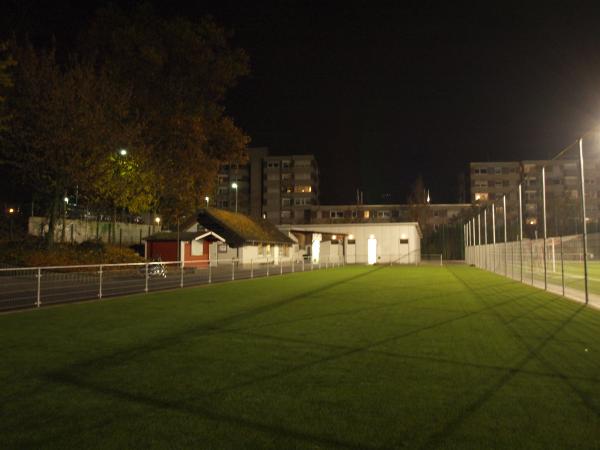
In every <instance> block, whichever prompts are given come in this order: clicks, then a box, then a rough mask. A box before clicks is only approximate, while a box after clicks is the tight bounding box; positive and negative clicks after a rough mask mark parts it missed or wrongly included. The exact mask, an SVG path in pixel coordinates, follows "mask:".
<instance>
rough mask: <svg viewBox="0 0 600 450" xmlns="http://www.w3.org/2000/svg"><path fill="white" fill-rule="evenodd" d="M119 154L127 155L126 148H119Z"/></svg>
mask: <svg viewBox="0 0 600 450" xmlns="http://www.w3.org/2000/svg"><path fill="white" fill-rule="evenodd" d="M119 155H121V156H127V150H126V149H124V148H122V149H121V150H119Z"/></svg>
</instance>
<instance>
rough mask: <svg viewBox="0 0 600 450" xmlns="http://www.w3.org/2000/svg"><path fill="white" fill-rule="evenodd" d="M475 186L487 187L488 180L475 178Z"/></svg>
mask: <svg viewBox="0 0 600 450" xmlns="http://www.w3.org/2000/svg"><path fill="white" fill-rule="evenodd" d="M475 187H476V188H481V187H488V182H487V181H485V180H475Z"/></svg>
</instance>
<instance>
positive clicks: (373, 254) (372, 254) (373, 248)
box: [367, 235, 377, 264]
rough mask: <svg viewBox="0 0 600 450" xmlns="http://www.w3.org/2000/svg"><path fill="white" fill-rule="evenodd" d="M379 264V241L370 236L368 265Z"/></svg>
mask: <svg viewBox="0 0 600 450" xmlns="http://www.w3.org/2000/svg"><path fill="white" fill-rule="evenodd" d="M376 262H377V239H375V236H374V235H371V236H369V240H368V242H367V263H368V264H375V263H376Z"/></svg>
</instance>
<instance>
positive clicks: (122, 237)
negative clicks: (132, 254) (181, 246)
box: [28, 216, 161, 246]
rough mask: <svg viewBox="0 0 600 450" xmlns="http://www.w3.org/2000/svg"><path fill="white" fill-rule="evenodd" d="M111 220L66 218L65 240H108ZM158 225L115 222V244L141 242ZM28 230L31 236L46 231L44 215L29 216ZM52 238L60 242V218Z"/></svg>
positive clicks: (77, 241)
mask: <svg viewBox="0 0 600 450" xmlns="http://www.w3.org/2000/svg"><path fill="white" fill-rule="evenodd" d="M112 225H113V224H112V223H111V222H96V221H87V220H74V219H67V220H66V227H65V228H66V229H65V242H75V243H81V242H84V241H87V240H91V239H100V240H101V241H102V242H108V241H109V236H110V232H111V229H112ZM160 230H161V228H160V226H153V225H140V224H135V223H122V222H117V223H116V229H115V233H114V236H115V244H119V242H120V243H121V244H122V245H126V246H129V245H133V244H141V240H142V239H144V238H145V237H146V236H148V235H150V234H153V233H156V232H158V231H160ZM28 232H29V234H31V235H33V236H42V235H44V234H45V233H47V232H48V225H47V219H46V218H45V217H36V216H33V217H30V218H29V223H28ZM54 238H55V239H56V241H57V242H60V240H61V238H62V220H60V219H59V220H58V222H57V224H56V229H55V230H54Z"/></svg>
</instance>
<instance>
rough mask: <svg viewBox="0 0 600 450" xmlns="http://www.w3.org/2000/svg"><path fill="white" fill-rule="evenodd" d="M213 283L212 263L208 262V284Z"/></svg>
mask: <svg viewBox="0 0 600 450" xmlns="http://www.w3.org/2000/svg"><path fill="white" fill-rule="evenodd" d="M210 283H212V264H211V263H210V261H209V262H208V284H210Z"/></svg>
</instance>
